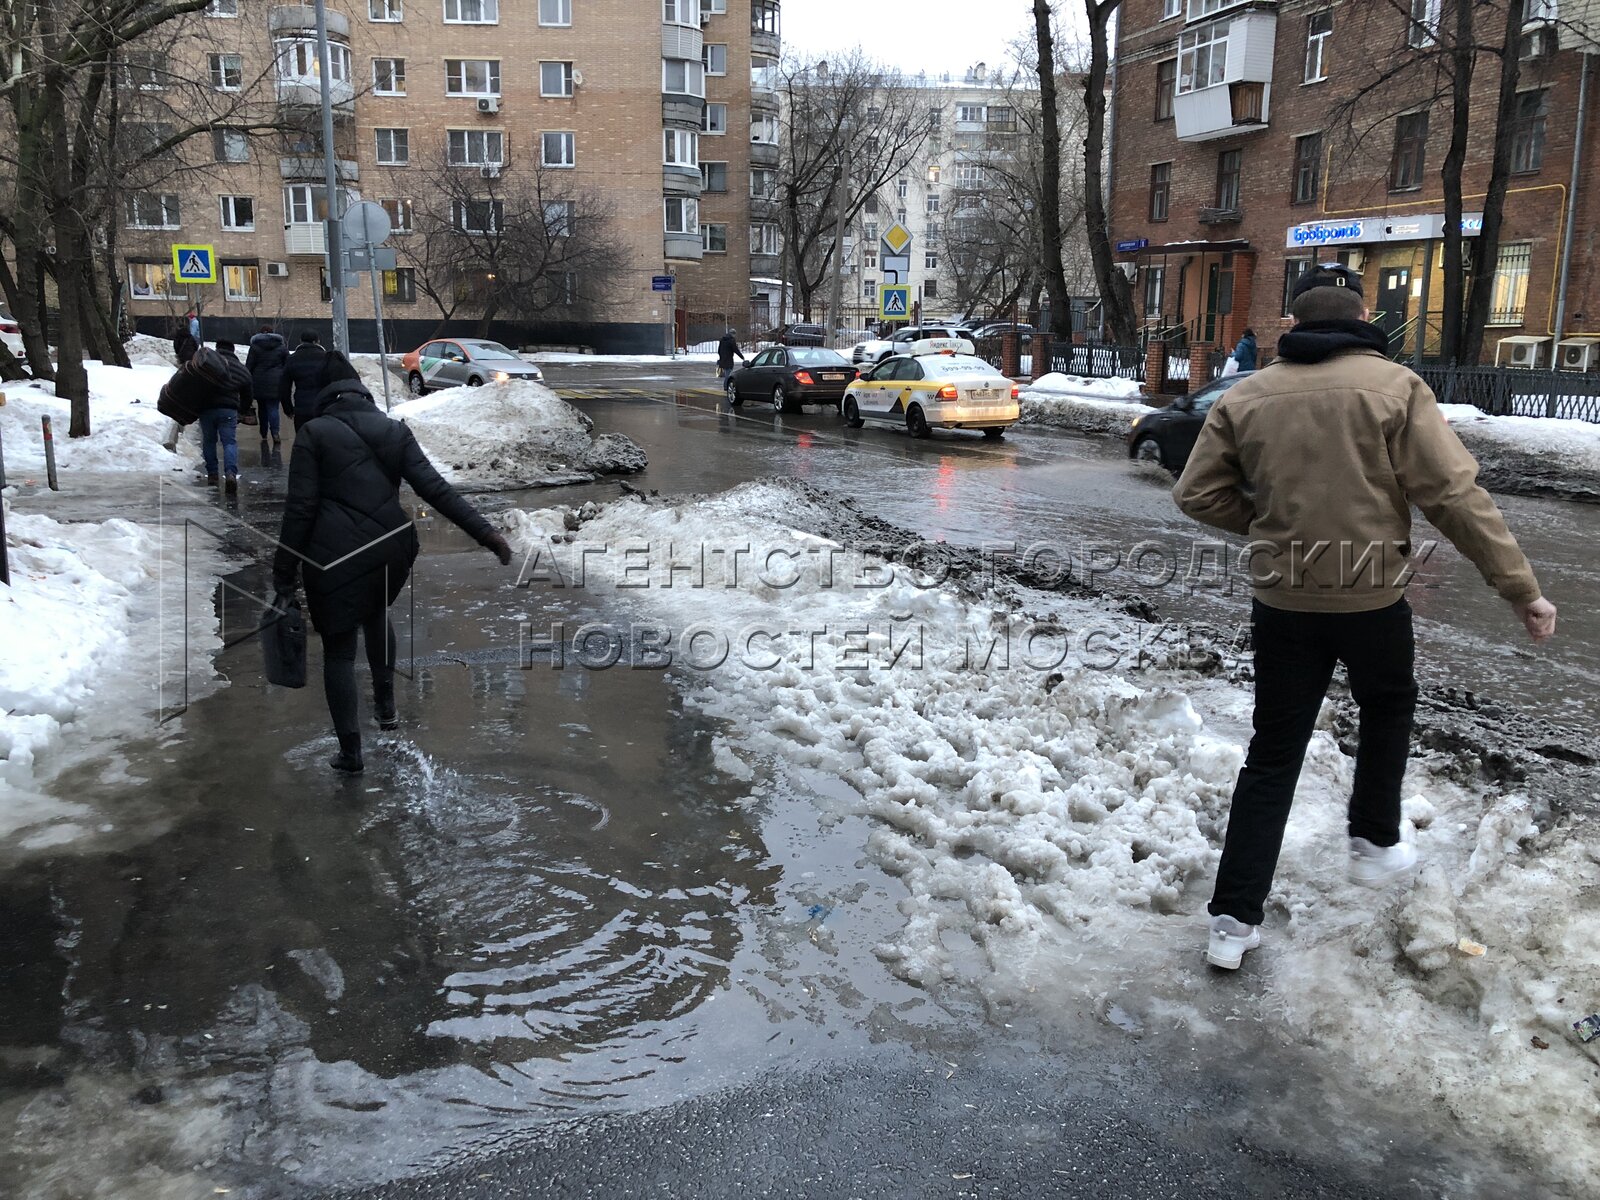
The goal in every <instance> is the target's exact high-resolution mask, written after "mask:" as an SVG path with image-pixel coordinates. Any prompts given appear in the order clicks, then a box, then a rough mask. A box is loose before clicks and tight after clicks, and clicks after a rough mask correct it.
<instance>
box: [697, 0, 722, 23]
mask: <svg viewBox="0 0 1600 1200" xmlns="http://www.w3.org/2000/svg"><path fill="white" fill-rule="evenodd" d="M727 11H728V0H700V19H701V20H704V19H705V18H706V17H720V16H721V15H722V14H723V13H725V12H727Z"/></svg>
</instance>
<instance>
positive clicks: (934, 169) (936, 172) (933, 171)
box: [928, 163, 943, 183]
mask: <svg viewBox="0 0 1600 1200" xmlns="http://www.w3.org/2000/svg"><path fill="white" fill-rule="evenodd" d="M942 173H943V172H942V170H941V168H940V166H939V164H938V163H934V164H932V165H931V166H929V168H928V182H929V183H938V182H939V176H940V175H941V174H942Z"/></svg>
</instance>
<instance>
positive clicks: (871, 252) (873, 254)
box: [861, 249, 878, 271]
mask: <svg viewBox="0 0 1600 1200" xmlns="http://www.w3.org/2000/svg"><path fill="white" fill-rule="evenodd" d="M861 265H862V266H863V267H865V268H866V269H867V270H869V271H876V270H877V269H878V251H877V250H876V249H868V250H863V251H862V252H861Z"/></svg>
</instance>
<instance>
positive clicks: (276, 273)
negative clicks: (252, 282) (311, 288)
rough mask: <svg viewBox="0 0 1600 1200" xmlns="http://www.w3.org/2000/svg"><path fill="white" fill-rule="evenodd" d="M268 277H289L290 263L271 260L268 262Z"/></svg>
mask: <svg viewBox="0 0 1600 1200" xmlns="http://www.w3.org/2000/svg"><path fill="white" fill-rule="evenodd" d="M267 278H268V279H287V278H289V264H288V263H286V262H269V263H268V264H267Z"/></svg>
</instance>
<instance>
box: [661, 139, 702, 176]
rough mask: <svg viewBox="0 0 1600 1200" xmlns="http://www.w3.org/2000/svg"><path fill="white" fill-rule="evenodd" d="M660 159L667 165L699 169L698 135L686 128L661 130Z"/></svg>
mask: <svg viewBox="0 0 1600 1200" xmlns="http://www.w3.org/2000/svg"><path fill="white" fill-rule="evenodd" d="M661 161H662V163H663V164H664V165H666V166H669V167H693V168H694V169H695V170H697V171H698V170H699V169H700V135H699V134H697V133H695V132H693V131H692V130H688V129H667V130H664V131H663V137H662V147H661Z"/></svg>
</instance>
